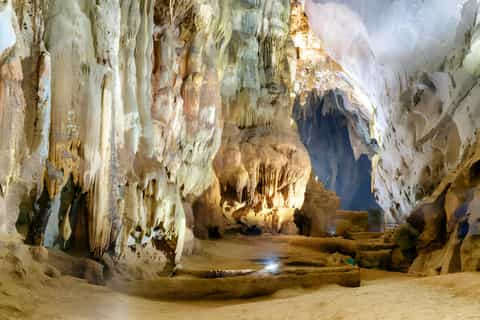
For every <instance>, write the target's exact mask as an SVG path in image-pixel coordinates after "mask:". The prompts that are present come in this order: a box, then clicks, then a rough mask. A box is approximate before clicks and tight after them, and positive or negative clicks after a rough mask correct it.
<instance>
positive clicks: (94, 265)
mask: <svg viewBox="0 0 480 320" xmlns="http://www.w3.org/2000/svg"><path fill="white" fill-rule="evenodd" d="M83 277H84V279H85V280H87V282H88V283H90V284H95V285H101V286H104V285H105V278H104V277H103V265H102V264H100V263H98V262H96V261H93V260H91V259H85V272H84V274H83Z"/></svg>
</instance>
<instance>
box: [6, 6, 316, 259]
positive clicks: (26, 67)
mask: <svg viewBox="0 0 480 320" xmlns="http://www.w3.org/2000/svg"><path fill="white" fill-rule="evenodd" d="M289 23H290V1H289V0H261V1H248V0H242V1H219V0H171V1H160V0H157V1H154V0H140V1H136V0H127V1H119V0H101V1H96V2H91V1H83V0H67V1H64V0H61V1H60V0H50V1H43V0H34V1H28V2H25V1H17V0H8V1H4V2H2V4H1V8H0V29H1V33H2V39H1V41H0V70H1V72H0V74H1V78H0V128H1V132H2V139H1V141H0V168H1V169H0V212H1V214H0V228H1V232H2V233H3V234H10V235H16V234H17V229H18V230H20V231H21V233H22V234H23V236H24V237H26V240H27V241H28V242H29V243H32V244H37V245H45V246H48V247H58V248H62V249H64V250H69V249H82V248H85V249H86V250H87V251H88V252H89V253H90V254H91V255H93V256H95V257H101V256H103V254H104V253H105V252H107V251H108V252H109V253H110V254H112V255H114V256H115V257H120V256H124V255H125V253H126V251H125V249H126V248H127V247H130V248H132V249H135V248H136V250H147V248H146V247H149V248H150V247H155V248H157V249H160V251H162V252H163V254H164V255H166V256H167V258H168V259H169V260H170V261H173V260H177V261H178V259H179V258H180V256H181V254H182V252H189V251H191V248H184V244H188V245H187V246H191V243H192V239H193V234H192V232H193V229H196V230H198V232H197V233H199V234H202V232H203V231H202V230H207V231H206V232H207V234H208V230H209V228H210V226H212V227H219V228H221V230H223V228H224V225H228V224H238V223H241V224H243V225H246V226H258V227H261V228H265V229H266V230H271V231H275V232H276V231H279V230H280V229H281V227H282V225H283V224H284V223H285V222H288V221H291V220H292V219H293V213H294V210H295V208H300V207H301V206H302V204H303V197H304V191H305V187H306V184H307V181H308V177H309V175H310V160H309V157H308V154H307V152H306V150H305V148H304V146H303V144H302V143H301V141H300V139H299V137H298V134H297V132H296V128H295V125H294V123H293V121H292V120H291V110H292V106H293V95H292V88H293V84H294V82H293V80H294V78H293V77H292V74H291V70H293V67H292V65H293V64H294V60H296V57H295V53H294V50H293V46H292V41H291V38H290V33H289V30H290V28H289ZM224 127H225V129H224ZM6 137H8V138H6ZM215 157H216V158H215ZM214 158H215V161H214ZM210 209H212V210H210ZM221 230H220V231H221ZM217 231H218V230H217ZM142 248H145V249H142ZM148 250H149V249H148Z"/></svg>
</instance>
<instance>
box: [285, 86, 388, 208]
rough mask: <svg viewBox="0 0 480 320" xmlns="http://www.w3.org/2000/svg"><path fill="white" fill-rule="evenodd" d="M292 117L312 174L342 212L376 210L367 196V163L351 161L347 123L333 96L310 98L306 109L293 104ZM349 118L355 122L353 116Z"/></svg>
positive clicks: (369, 186)
mask: <svg viewBox="0 0 480 320" xmlns="http://www.w3.org/2000/svg"><path fill="white" fill-rule="evenodd" d="M293 114H294V117H295V120H296V122H297V126H298V130H299V133H300V137H301V139H302V141H303V143H304V144H305V146H306V147H307V150H308V152H309V153H310V159H311V160H312V167H313V170H314V172H315V174H316V175H317V176H318V178H319V179H320V180H321V181H322V182H323V184H324V185H325V187H326V188H328V189H330V190H334V191H335V192H336V193H337V195H338V196H339V197H340V198H341V203H342V204H341V207H342V209H345V210H368V209H372V208H378V205H377V203H376V201H375V198H374V196H373V194H372V192H371V161H370V159H369V158H368V156H367V155H361V156H360V157H359V159H358V160H356V159H355V156H354V153H353V149H352V145H351V143H350V138H349V130H348V123H349V122H348V121H349V119H348V118H347V116H346V114H347V112H346V111H345V109H344V108H343V105H341V104H339V103H338V96H337V93H335V92H334V91H330V92H329V93H327V94H326V95H325V96H323V97H318V96H315V95H311V96H310V97H309V99H308V102H307V105H306V106H303V107H301V106H300V105H299V104H298V103H296V104H295V107H294V113H293ZM350 116H351V117H353V119H354V120H355V119H356V118H355V117H356V115H350ZM350 123H352V121H350Z"/></svg>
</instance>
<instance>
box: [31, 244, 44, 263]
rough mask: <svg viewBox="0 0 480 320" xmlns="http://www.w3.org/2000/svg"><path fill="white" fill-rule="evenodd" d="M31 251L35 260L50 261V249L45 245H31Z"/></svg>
mask: <svg viewBox="0 0 480 320" xmlns="http://www.w3.org/2000/svg"><path fill="white" fill-rule="evenodd" d="M30 253H31V254H32V257H33V260H35V261H37V262H40V263H44V262H47V261H48V250H47V248H45V247H40V246H38V247H31V248H30Z"/></svg>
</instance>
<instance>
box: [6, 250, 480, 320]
mask: <svg viewBox="0 0 480 320" xmlns="http://www.w3.org/2000/svg"><path fill="white" fill-rule="evenodd" d="M213 245H214V246H217V248H216V252H219V247H218V245H217V244H213ZM225 245H226V246H227V247H228V248H229V252H228V253H226V252H224V253H223V254H220V253H219V255H223V256H228V255H230V256H231V257H233V253H232V249H235V244H225ZM220 247H221V246H220ZM236 249H239V248H236ZM220 251H223V250H222V249H221V248H220ZM204 252H206V253H208V252H210V253H209V254H207V256H208V259H207V260H208V261H210V263H213V264H214V265H215V260H216V259H217V258H218V256H212V254H213V251H209V250H205V251H204ZM239 252H242V251H241V250H240V251H237V254H239ZM245 252H247V251H245ZM245 254H247V253H245ZM202 259H205V257H203V258H202V257H194V258H192V259H190V260H186V262H187V264H190V265H198V264H200V265H201V264H202V263H203V262H202ZM207 260H205V261H207ZM188 261H190V262H188ZM218 263H220V262H218ZM221 263H222V264H223V263H225V262H221ZM230 263H234V264H235V265H237V264H238V262H234V261H231V262H230ZM247 267H248V265H247ZM361 278H362V285H361V287H359V288H346V287H340V286H338V285H327V286H323V287H320V288H317V289H310V290H306V289H301V288H291V289H285V290H281V291H278V292H276V293H275V294H273V295H271V296H268V297H261V298H254V299H245V300H220V301H219V300H215V301H208V300H203V301H181V302H180V301H158V300H153V299H147V298H142V297H140V296H133V295H129V294H126V293H122V292H119V291H114V290H113V289H111V288H109V287H100V286H92V285H88V284H86V283H85V281H83V280H79V279H75V278H71V277H61V278H42V280H40V281H37V280H36V279H30V280H29V279H28V277H27V278H26V279H23V280H20V279H17V280H15V279H14V278H12V277H5V276H2V275H0V319H2V320H3V319H112V320H113V319H115V320H119V319H146V320H148V319H152V320H153V319H155V320H157V319H169V320H171V319H195V320H202V319H222V320H229V319H232V320H233V319H235V320H239V319H249V320H250V319H261V320H263V319H275V320H287V319H288V320H292V319H295V320H303V319H305V320H306V319H308V320H310V319H311V320H314V319H315V320H319V319H320V320H330V319H331V320H343V319H345V320H347V319H348V320H350V319H353V320H375V319H379V320H380V319H381V320H385V319H387V320H388V319H391V320H408V319H412V320H416V319H418V320H430V319H431V320H443V319H444V320H447V319H452V320H453V319H455V320H466V319H480V273H459V274H451V275H444V276H436V277H428V278H416V277H413V276H409V275H406V274H400V273H391V272H384V271H375V270H366V269H362V270H361ZM154 284H155V282H152V286H153V285H154ZM130 285H133V286H134V285H135V282H132V283H131V284H130ZM185 290H188V288H185Z"/></svg>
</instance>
